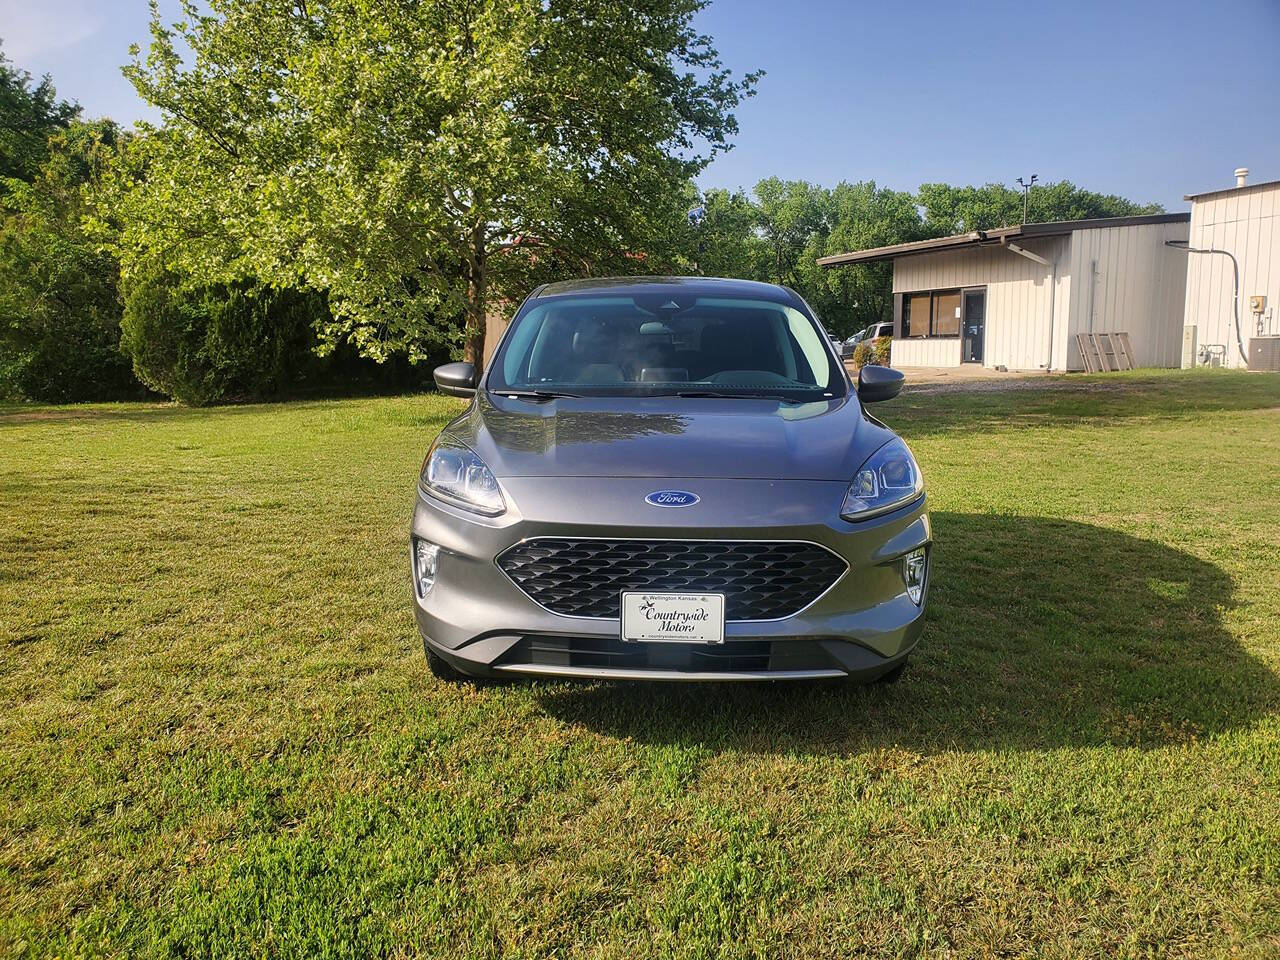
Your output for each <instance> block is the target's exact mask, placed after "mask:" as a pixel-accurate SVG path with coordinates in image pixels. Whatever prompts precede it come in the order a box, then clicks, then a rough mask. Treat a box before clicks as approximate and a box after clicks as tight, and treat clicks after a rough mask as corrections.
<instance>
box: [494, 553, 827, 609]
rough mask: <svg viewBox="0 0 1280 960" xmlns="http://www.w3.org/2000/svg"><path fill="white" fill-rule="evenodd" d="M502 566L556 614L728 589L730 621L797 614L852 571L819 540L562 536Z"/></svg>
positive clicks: (508, 556)
mask: <svg viewBox="0 0 1280 960" xmlns="http://www.w3.org/2000/svg"><path fill="white" fill-rule="evenodd" d="M498 566H499V568H501V570H502V572H503V573H505V574H506V575H507V576H508V577H510V578H511V579H512V580H513V581H514V582H515V584H516V585H517V586H518V587H520V589H521V590H523V591H524V592H525V593H526V594H528V595H529V597H530V598H532V599H533V600H535V601H536V602H538V603H540V604H541V605H542V606H544V607H546V608H547V609H548V610H550V611H551V612H552V613H559V614H564V615H565V616H571V617H601V618H616V617H618V616H620V615H621V612H620V607H621V597H620V594H621V593H622V592H623V591H643V592H658V591H668V592H672V593H723V594H724V604H725V619H726V620H731V621H732V620H777V619H780V618H782V617H789V616H792V615H793V614H796V613H798V612H800V611H801V610H803V609H804V608H805V607H807V606H808V605H809V604H811V603H812V602H813V601H814V600H816V599H817V598H818V597H819V596H821V595H822V594H823V593H825V592H826V591H827V589H828V588H829V587H830V586H831V585H832V584H833V583H835V582H836V581H837V580H838V579H839V578H840V577H841V575H842V574H843V573H844V571H845V569H846V564H845V562H844V561H843V560H841V559H840V558H839V557H837V556H836V555H835V554H834V553H832V552H831V551H830V550H827V549H826V548H825V547H820V546H818V545H817V544H814V543H794V542H769V541H763V540H744V541H722V540H595V539H581V540H578V539H570V538H559V537H540V538H537V539H534V540H526V541H525V542H524V543H518V544H516V545H515V546H514V547H511V548H510V549H508V550H506V551H505V552H503V553H501V554H499V556H498Z"/></svg>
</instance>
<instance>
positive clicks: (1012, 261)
mask: <svg viewBox="0 0 1280 960" xmlns="http://www.w3.org/2000/svg"><path fill="white" fill-rule="evenodd" d="M1019 245H1020V246H1022V247H1024V248H1026V249H1027V250H1030V251H1031V252H1033V253H1037V254H1039V255H1040V256H1042V257H1044V258H1045V259H1046V260H1049V261H1051V262H1053V261H1055V260H1056V261H1057V263H1058V271H1057V272H1058V274H1059V281H1058V284H1057V292H1056V293H1055V292H1054V290H1053V287H1054V284H1052V283H1051V282H1050V277H1051V269H1052V268H1051V267H1046V266H1042V265H1041V264H1039V263H1036V262H1035V261H1034V260H1028V259H1027V258H1026V257H1023V256H1020V255H1018V254H1016V253H1013V252H1012V251H1010V250H1007V249H1005V248H1003V247H1000V246H991V247H982V248H980V249H977V250H966V251H964V252H956V253H930V254H924V255H921V256H915V257H902V258H900V259H898V260H895V261H894V265H893V291H894V293H907V292H910V291H913V290H945V289H950V288H955V287H982V286H985V287H986V288H987V326H986V349H985V356H984V363H985V365H986V366H988V367H993V366H996V365H997V364H1004V365H1005V366H1007V367H1008V368H1009V369H1010V370H1035V369H1038V368H1041V367H1046V366H1048V364H1049V329H1050V317H1049V311H1050V307H1051V306H1052V308H1053V311H1054V313H1055V314H1056V315H1057V317H1058V319H1059V321H1065V317H1066V313H1065V311H1066V306H1067V305H1066V302H1065V301H1066V300H1067V299H1068V297H1067V292H1068V290H1069V287H1070V283H1069V280H1068V279H1067V278H1066V277H1065V276H1064V274H1065V269H1064V268H1065V266H1066V259H1067V257H1066V254H1067V253H1068V252H1069V248H1070V240H1069V239H1068V238H1066V237H1055V238H1051V239H1040V240H1027V241H1025V242H1023V243H1021V244H1019ZM943 344H950V345H951V347H950V349H944V348H943V346H942V345H943ZM917 357H921V358H928V359H922V360H921V361H919V362H920V364H921V365H927V366H947V365H958V364H959V362H960V345H959V341H958V340H939V341H934V342H932V343H930V342H928V341H924V340H915V341H902V342H901V343H895V344H894V355H893V362H894V364H895V365H901V366H907V365H908V358H910V360H911V365H915V364H916V362H917V361H916V358H917ZM1061 365H1062V362H1061V359H1060V357H1055V358H1054V366H1056V367H1061Z"/></svg>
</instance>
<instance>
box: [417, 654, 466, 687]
mask: <svg viewBox="0 0 1280 960" xmlns="http://www.w3.org/2000/svg"><path fill="white" fill-rule="evenodd" d="M424 646H425V645H424ZM425 649H426V651H427V669H428V670H430V671H431V675H432V676H433V677H435V678H436V679H437V680H443V681H444V682H445V683H474V682H475V678H474V677H469V676H467V675H466V674H465V673H463V672H462V671H461V670H459V669H458V668H457V667H455V666H454V665H453V664H451V663H450V662H449V661H448V660H446V659H445V658H444V657H442V656H440V654H438V653H436V652H435V651H434V650H432V649H431V648H430V647H425Z"/></svg>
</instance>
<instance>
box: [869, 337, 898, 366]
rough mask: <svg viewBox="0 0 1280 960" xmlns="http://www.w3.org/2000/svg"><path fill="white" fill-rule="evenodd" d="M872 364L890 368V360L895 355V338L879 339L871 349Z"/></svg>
mask: <svg viewBox="0 0 1280 960" xmlns="http://www.w3.org/2000/svg"><path fill="white" fill-rule="evenodd" d="M871 354H872V357H873V359H872V361H871V362H872V363H875V364H877V365H878V366H881V367H887V366H889V358H890V357H891V356H892V354H893V337H877V338H876V341H875V345H874V346H873V347H872V348H871Z"/></svg>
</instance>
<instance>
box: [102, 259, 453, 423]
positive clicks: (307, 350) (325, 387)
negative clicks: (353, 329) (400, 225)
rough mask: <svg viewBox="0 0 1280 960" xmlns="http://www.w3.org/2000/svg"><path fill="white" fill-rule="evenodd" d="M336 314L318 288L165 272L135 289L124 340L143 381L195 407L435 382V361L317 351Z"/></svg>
mask: <svg viewBox="0 0 1280 960" xmlns="http://www.w3.org/2000/svg"><path fill="white" fill-rule="evenodd" d="M329 319H330V315H329V308H328V304H327V302H326V300H325V298H324V296H322V295H321V294H318V293H311V292H304V291H299V290H280V289H277V288H274V287H269V286H265V285H260V284H254V283H249V282H245V283H242V284H238V285H235V286H224V285H212V286H210V285H200V284H196V283H193V282H192V281H190V280H186V279H184V278H182V277H179V276H176V275H175V274H173V273H168V272H159V273H153V274H151V275H149V276H146V277H143V278H141V279H139V280H138V281H135V282H134V283H132V284H131V285H130V287H129V289H128V291H127V295H126V298H125V307H124V320H123V321H122V323H121V328H122V337H121V346H122V347H123V348H124V349H125V351H126V352H127V353H128V354H129V355H130V356H131V357H132V358H133V369H134V372H135V373H136V374H137V375H138V378H139V379H140V380H142V382H143V383H145V384H146V385H147V386H149V387H150V388H151V389H153V390H157V391H159V392H160V393H163V394H165V395H166V396H169V397H172V398H173V399H175V400H178V401H180V402H181V403H185V404H189V405H191V406H204V405H207V404H211V403H225V402H242V401H250V400H273V399H281V398H284V397H287V396H298V395H315V394H321V393H323V394H335V393H339V394H341V393H347V394H350V393H373V392H379V391H388V390H418V389H423V388H424V387H426V386H427V385H429V384H430V382H431V367H432V364H431V363H429V362H428V363H424V364H421V365H415V364H411V363H410V362H409V360H408V358H407V357H404V356H396V357H392V358H390V359H389V360H387V361H386V362H385V363H376V362H374V361H373V360H369V359H366V358H364V357H361V356H359V354H358V352H357V351H356V349H355V348H354V347H352V346H350V345H349V344H342V345H340V346H339V347H338V348H337V349H335V350H334V351H332V352H331V353H329V354H328V355H327V356H324V357H320V356H318V355H317V354H316V348H317V346H318V344H319V341H318V339H317V336H316V329H317V327H318V326H319V325H321V324H323V323H326V322H328V321H329ZM438 359H439V360H440V361H443V360H444V359H445V358H444V357H443V356H441V357H440V358H438Z"/></svg>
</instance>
